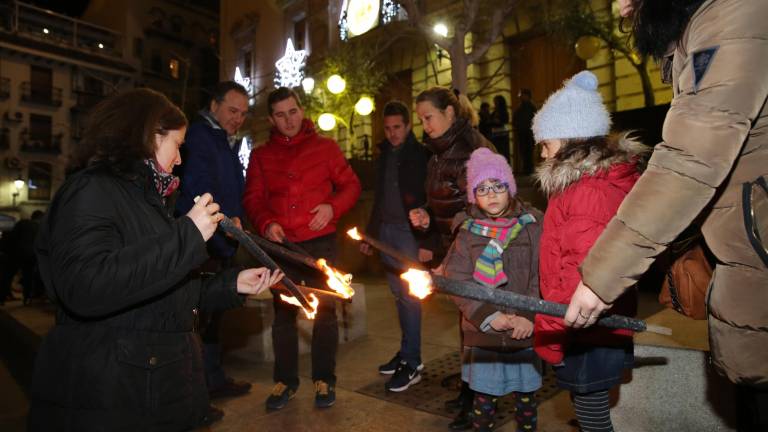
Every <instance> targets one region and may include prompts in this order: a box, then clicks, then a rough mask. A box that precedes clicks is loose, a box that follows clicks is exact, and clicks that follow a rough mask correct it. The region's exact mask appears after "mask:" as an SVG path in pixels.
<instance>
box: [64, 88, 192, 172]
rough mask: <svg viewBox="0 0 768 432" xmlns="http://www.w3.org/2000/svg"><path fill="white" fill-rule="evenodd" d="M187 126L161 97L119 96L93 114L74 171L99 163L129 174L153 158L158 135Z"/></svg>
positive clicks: (143, 92) (143, 93) (148, 93)
mask: <svg viewBox="0 0 768 432" xmlns="http://www.w3.org/2000/svg"><path fill="white" fill-rule="evenodd" d="M186 125H187V117H186V116H185V115H184V113H183V112H182V111H181V110H180V109H179V108H178V107H177V106H176V105H174V104H173V103H172V102H171V101H170V100H168V98H167V97H165V96H164V95H163V94H162V93H159V92H156V91H154V90H150V89H146V88H139V89H133V90H127V91H124V92H121V93H117V94H115V95H112V96H110V97H109V98H107V99H105V100H103V101H101V102H100V103H99V104H98V105H96V106H95V107H94V108H93V110H92V111H91V112H90V114H89V116H88V121H87V124H86V127H85V132H84V134H83V140H82V141H81V142H80V144H79V145H78V146H77V147H76V148H75V151H74V154H73V157H72V165H73V166H72V168H73V169H78V168H85V167H86V166H88V165H92V164H96V163H99V164H104V165H106V166H108V167H109V168H111V169H112V170H113V171H114V172H116V173H120V174H124V173H127V172H129V171H130V170H131V168H132V167H133V165H134V164H135V163H136V162H137V161H141V160H143V159H149V158H152V157H154V155H155V134H156V133H159V134H161V135H165V134H167V133H168V132H169V131H172V130H177V129H181V128H182V127H185V126H186Z"/></svg>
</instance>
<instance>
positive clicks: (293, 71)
mask: <svg viewBox="0 0 768 432" xmlns="http://www.w3.org/2000/svg"><path fill="white" fill-rule="evenodd" d="M306 62H307V51H306V50H296V49H294V48H293V41H292V40H291V38H288V43H287V44H286V45H285V54H284V55H283V57H282V58H280V60H278V61H277V62H276V63H275V69H276V71H275V87H288V88H294V87H298V86H300V85H301V80H303V79H304V65H305V64H306Z"/></svg>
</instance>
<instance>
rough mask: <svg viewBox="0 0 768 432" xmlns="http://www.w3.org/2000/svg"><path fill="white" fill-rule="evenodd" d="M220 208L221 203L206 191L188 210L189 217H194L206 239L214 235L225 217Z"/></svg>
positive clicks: (196, 224) (193, 219) (194, 221)
mask: <svg viewBox="0 0 768 432" xmlns="http://www.w3.org/2000/svg"><path fill="white" fill-rule="evenodd" d="M219 208H220V207H219V205H218V204H216V203H215V202H213V196H211V194H209V193H204V194H203V195H202V196H200V198H199V199H197V200H196V201H195V205H193V206H192V208H191V209H189V212H187V217H188V218H190V219H192V222H193V223H194V224H195V226H196V227H197V229H198V231H200V234H202V235H203V240H205V241H208V239H210V238H211V237H213V233H215V232H216V227H218V226H219V222H221V220H222V219H224V215H223V214H221V213H219Z"/></svg>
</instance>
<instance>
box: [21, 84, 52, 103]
mask: <svg viewBox="0 0 768 432" xmlns="http://www.w3.org/2000/svg"><path fill="white" fill-rule="evenodd" d="M20 87H21V100H22V101H24V102H29V103H35V104H39V105H48V106H53V107H60V106H61V88H59V87H47V86H45V87H42V86H33V85H32V83H31V82H29V81H25V82H23V83H21V86H20Z"/></svg>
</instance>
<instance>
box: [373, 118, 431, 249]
mask: <svg viewBox="0 0 768 432" xmlns="http://www.w3.org/2000/svg"><path fill="white" fill-rule="evenodd" d="M402 146H403V148H401V149H400V150H399V152H400V155H399V161H398V164H397V178H398V180H397V182H398V186H399V189H400V198H401V200H402V202H403V209H404V210H405V212H406V214H405V219H406V220H407V219H408V212H409V211H410V210H411V209H415V208H418V207H422V206H424V205H425V204H426V202H427V193H426V189H425V188H426V185H425V183H426V180H427V162H428V161H429V158H430V157H431V156H432V154H431V153H430V151H429V150H427V148H426V147H424V146H422V145H421V144H419V142H418V141H416V137H415V136H414V135H413V133H412V132H411V133H410V134H408V137H407V138H406V140H405V142H404V143H403V144H402ZM379 148H380V149H381V154H380V155H379V158H378V160H377V161H376V186H375V193H374V200H373V208H372V209H371V217H370V219H369V221H368V227H367V228H366V232H367V233H368V234H369V235H371V236H373V237H374V238H378V237H379V228H380V227H381V223H382V220H381V216H382V210H381V206H382V205H383V203H384V186H385V185H384V179H385V172H384V171H385V170H386V158H387V157H388V156H390V155H391V153H392V151H393V149H392V144H390V143H389V141H387V140H384V141H382V142H381V144H379ZM412 231H413V233H414V236H415V237H416V239H417V241H418V242H419V244H420V245H421V246H427V247H429V246H431V244H428V240H429V238H428V236H426V235H425V233H423V232H420V231H416V230H412Z"/></svg>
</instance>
